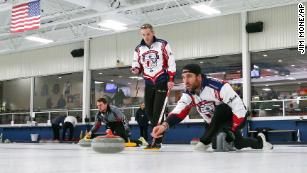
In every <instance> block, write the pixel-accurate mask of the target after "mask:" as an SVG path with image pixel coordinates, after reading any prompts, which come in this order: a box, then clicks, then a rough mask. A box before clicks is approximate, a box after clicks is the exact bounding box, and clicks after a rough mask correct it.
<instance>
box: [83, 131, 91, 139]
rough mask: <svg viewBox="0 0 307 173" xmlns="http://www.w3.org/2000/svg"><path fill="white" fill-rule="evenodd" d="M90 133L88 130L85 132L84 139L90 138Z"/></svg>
mask: <svg viewBox="0 0 307 173" xmlns="http://www.w3.org/2000/svg"><path fill="white" fill-rule="evenodd" d="M91 136H92V134H91V133H90V132H88V133H86V134H85V136H84V139H91Z"/></svg>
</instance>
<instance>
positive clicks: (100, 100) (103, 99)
mask: <svg viewBox="0 0 307 173" xmlns="http://www.w3.org/2000/svg"><path fill="white" fill-rule="evenodd" d="M97 102H103V103H104V104H107V103H108V101H107V99H105V98H103V97H101V98H99V99H98V100H97Z"/></svg>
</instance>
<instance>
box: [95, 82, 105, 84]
mask: <svg viewBox="0 0 307 173" xmlns="http://www.w3.org/2000/svg"><path fill="white" fill-rule="evenodd" d="M102 83H104V82H100V81H95V84H102Z"/></svg>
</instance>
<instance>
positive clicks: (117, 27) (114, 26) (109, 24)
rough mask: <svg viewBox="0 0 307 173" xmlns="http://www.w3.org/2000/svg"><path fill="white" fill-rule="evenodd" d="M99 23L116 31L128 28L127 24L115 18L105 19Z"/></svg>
mask: <svg viewBox="0 0 307 173" xmlns="http://www.w3.org/2000/svg"><path fill="white" fill-rule="evenodd" d="M98 25H99V26H101V27H104V28H109V29H113V30H115V31H122V30H125V29H128V28H127V25H126V24H124V23H121V22H118V21H115V20H105V21H103V22H101V23H99V24H98Z"/></svg>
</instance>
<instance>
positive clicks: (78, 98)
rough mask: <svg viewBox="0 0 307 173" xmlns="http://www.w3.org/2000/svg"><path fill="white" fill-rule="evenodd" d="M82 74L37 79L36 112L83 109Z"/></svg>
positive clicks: (35, 93)
mask: <svg viewBox="0 0 307 173" xmlns="http://www.w3.org/2000/svg"><path fill="white" fill-rule="evenodd" d="M81 107H82V73H70V74H61V75H53V76H44V77H36V78H35V92H34V110H35V111H41V110H53V109H81Z"/></svg>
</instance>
